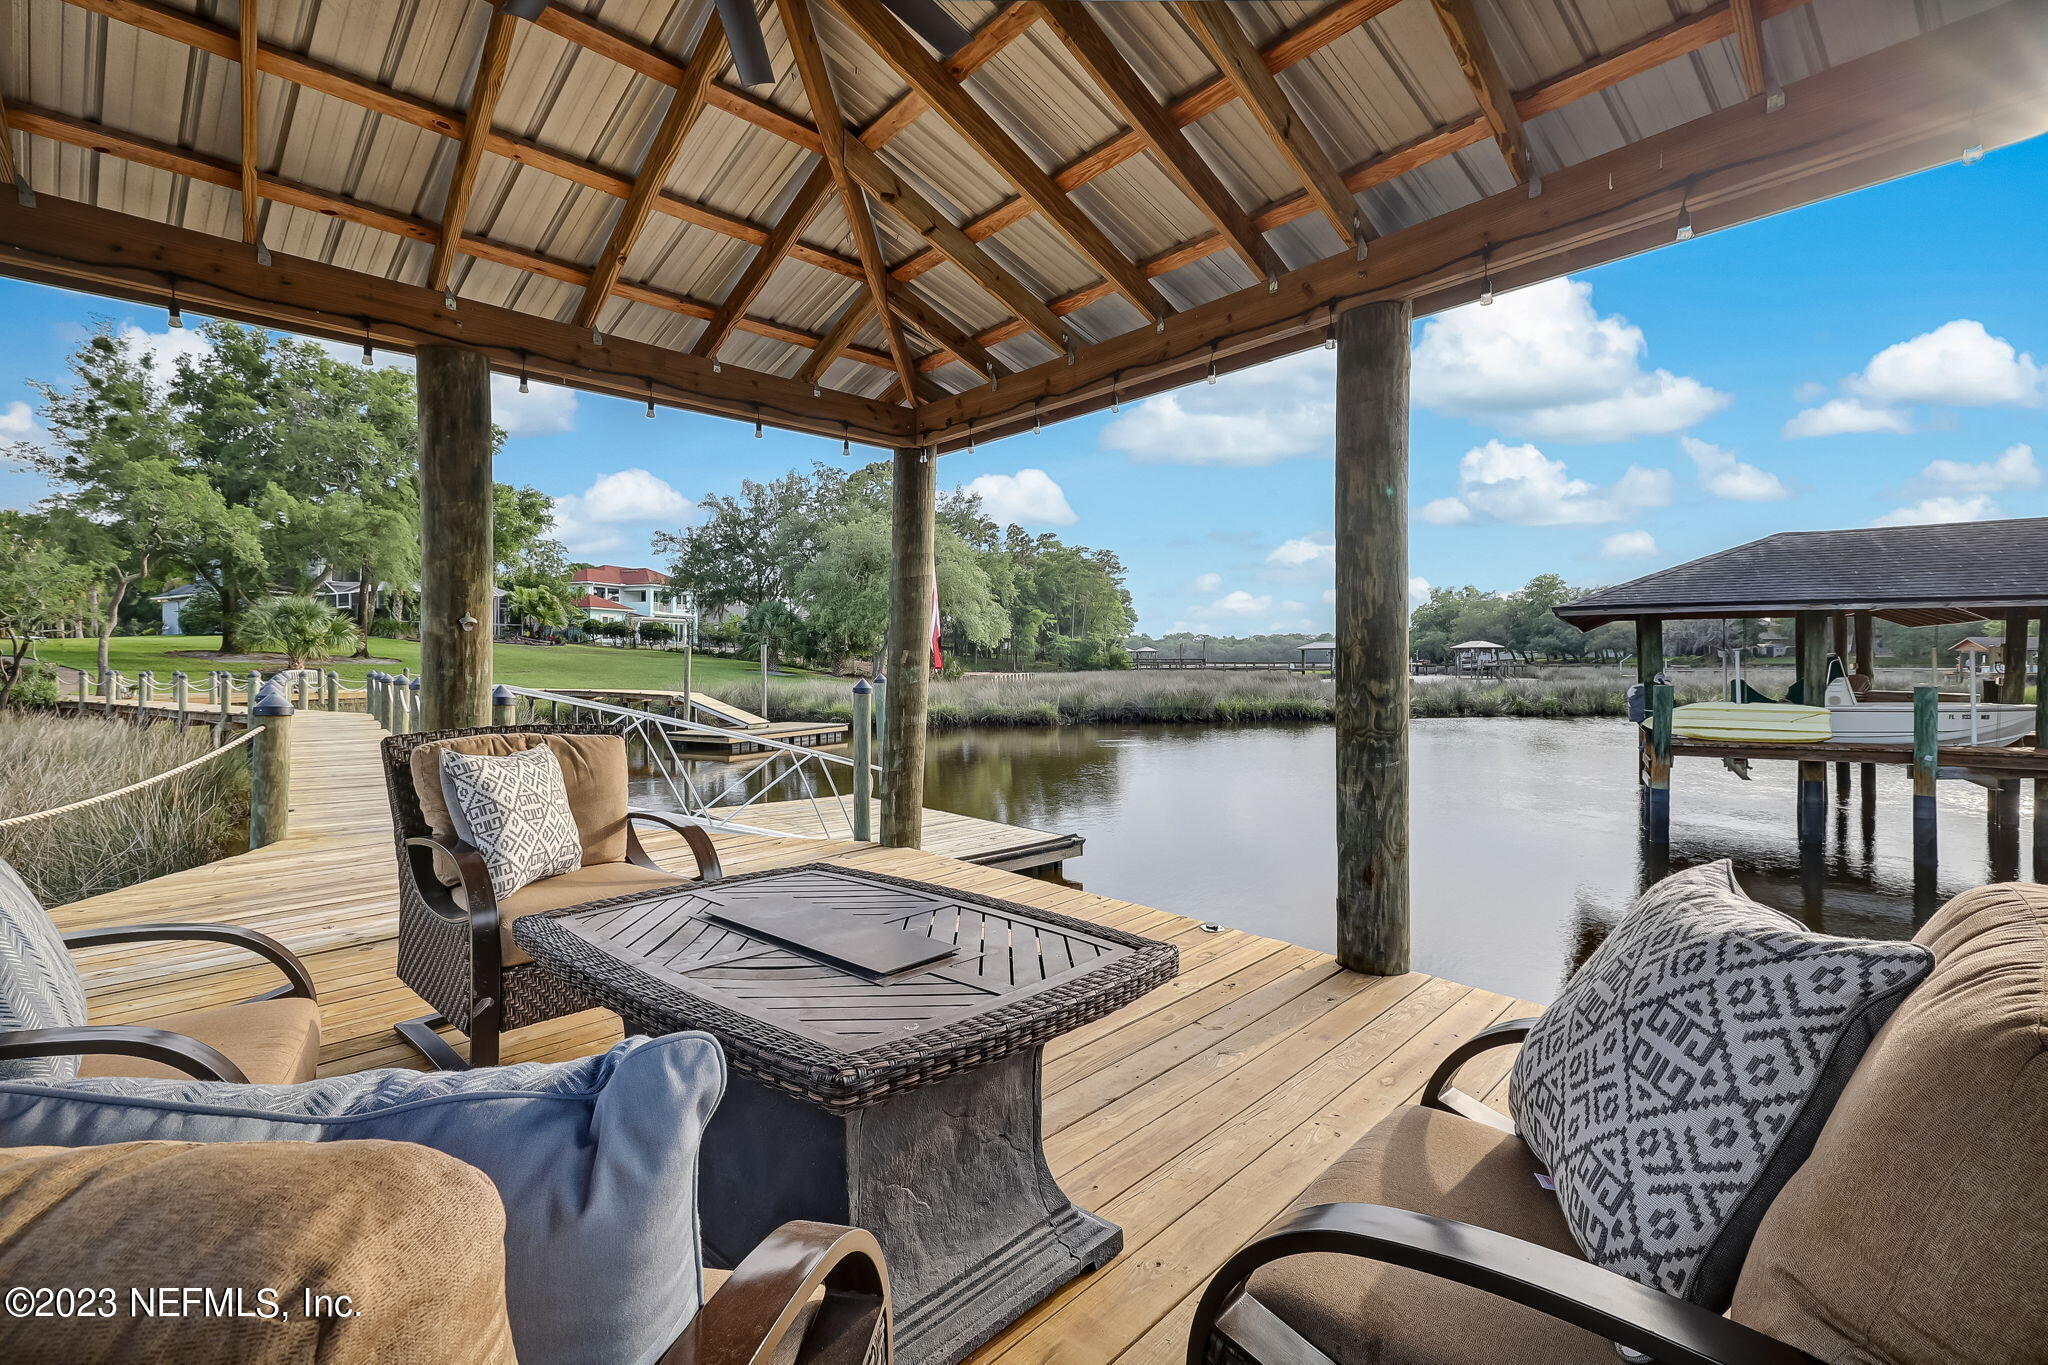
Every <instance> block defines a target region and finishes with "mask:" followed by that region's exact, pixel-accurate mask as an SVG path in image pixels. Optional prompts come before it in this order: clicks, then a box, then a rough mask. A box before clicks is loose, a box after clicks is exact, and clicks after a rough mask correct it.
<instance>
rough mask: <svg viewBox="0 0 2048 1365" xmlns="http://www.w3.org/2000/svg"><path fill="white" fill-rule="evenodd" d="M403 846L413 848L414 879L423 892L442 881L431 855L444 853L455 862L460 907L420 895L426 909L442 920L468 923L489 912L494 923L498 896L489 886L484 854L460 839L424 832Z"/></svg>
mask: <svg viewBox="0 0 2048 1365" xmlns="http://www.w3.org/2000/svg"><path fill="white" fill-rule="evenodd" d="M405 846H406V848H408V849H410V850H412V856H413V880H414V881H416V882H418V883H419V885H420V889H421V890H422V891H423V892H424V891H425V890H427V889H428V888H430V887H438V886H440V884H441V879H440V878H439V877H438V876H437V875H436V874H435V872H434V866H433V861H434V854H435V853H437V852H438V853H442V854H445V855H446V856H447V858H448V860H449V861H450V862H452V863H454V864H455V872H456V875H457V876H459V877H460V878H461V879H462V899H463V905H462V906H459V907H457V908H455V909H453V910H443V909H441V908H440V907H439V906H437V905H435V904H434V903H433V900H432V899H431V898H430V897H428V896H426V895H422V896H421V897H420V900H421V901H422V902H424V903H425V904H426V907H427V908H428V909H429V910H432V911H433V912H434V913H435V914H437V915H439V916H441V918H443V919H449V920H459V921H463V922H467V923H474V922H475V920H476V917H477V916H478V915H479V914H481V913H483V912H485V911H488V912H489V914H490V918H491V920H492V921H493V925H494V926H495V922H496V920H497V918H498V897H497V893H496V892H494V891H493V890H492V889H491V869H490V868H489V867H488V866H487V865H486V864H485V863H484V855H483V854H481V853H479V852H478V851H477V850H476V849H475V848H474V847H472V846H471V845H469V844H465V843H464V842H462V840H460V839H436V838H434V837H432V836H431V835H424V834H416V835H412V836H410V837H408V838H407V839H406V841H405ZM494 931H495V930H494Z"/></svg>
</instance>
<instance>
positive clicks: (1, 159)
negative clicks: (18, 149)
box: [0, 95, 26, 192]
mask: <svg viewBox="0 0 2048 1365" xmlns="http://www.w3.org/2000/svg"><path fill="white" fill-rule="evenodd" d="M14 117H15V116H14V112H13V111H12V110H10V109H9V108H8V107H7V97H6V96H5V95H0V180H4V181H6V182H7V183H8V184H10V185H13V186H15V187H16V190H17V191H18V192H21V190H22V186H24V185H25V184H26V182H25V181H23V180H22V178H21V167H20V166H18V165H16V164H15V160H14V135H13V132H12V131H11V130H12V128H13V126H14Z"/></svg>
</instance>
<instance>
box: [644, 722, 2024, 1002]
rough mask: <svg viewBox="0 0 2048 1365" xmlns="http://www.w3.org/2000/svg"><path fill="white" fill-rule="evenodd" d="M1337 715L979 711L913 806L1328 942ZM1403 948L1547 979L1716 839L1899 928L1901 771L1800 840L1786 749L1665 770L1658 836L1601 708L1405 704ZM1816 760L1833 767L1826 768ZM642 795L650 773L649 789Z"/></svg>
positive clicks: (1088, 871) (1114, 876)
mask: <svg viewBox="0 0 2048 1365" xmlns="http://www.w3.org/2000/svg"><path fill="white" fill-rule="evenodd" d="M1333 742H1334V735H1333V732H1332V731H1331V729H1330V728H1329V727H1327V726H1298V727H1297V726H1261V727H1255V728H1254V727H1247V728H1243V729H1223V728H1206V727H1180V726H1144V727H1111V726H1099V727H1071V728H1066V729H1056V730H1055V729H1028V730H1027V729H1020V730H979V731H972V732H965V733H958V734H950V735H942V736H935V737H934V740H933V743H932V746H931V755H930V759H931V767H930V770H929V773H928V776H927V783H928V789H927V803H928V804H929V805H931V806H934V807H936V808H939V809H944V810H954V811H959V812H962V813H964V814H968V815H977V816H982V817H984V818H987V819H991V820H1001V821H1003V822H1005V823H1009V824H1019V825H1029V826H1033V827H1036V828H1040V829H1047V830H1055V831H1060V832H1073V833H1078V834H1080V835H1082V836H1084V837H1085V838H1086V839H1087V841H1088V845H1087V853H1086V855H1085V856H1084V857H1082V858H1081V859H1079V860H1078V861H1076V862H1074V863H1070V864H1069V865H1068V868H1067V871H1068V873H1069V874H1070V875H1071V876H1072V877H1073V879H1074V880H1075V881H1076V883H1077V884H1080V885H1084V886H1086V887H1087V888H1088V889H1089V890H1091V891H1095V892H1099V893H1101V894H1103V895H1106V896H1114V897H1117V898H1120V899H1127V900H1134V901H1139V902H1141V903H1144V904H1148V905H1156V906H1158V907H1160V908H1161V909H1165V910H1172V911H1175V912H1177V913H1179V914H1183V915H1188V916H1190V917H1192V918H1195V919H1202V920H1215V921H1218V922H1220V923H1224V924H1230V925H1234V926H1237V927H1239V928H1243V929H1249V930H1254V931H1257V932H1259V933H1265V934H1271V935H1274V936H1276V937H1279V938H1284V939H1288V940H1290V941H1292V942H1295V943H1301V944H1305V945H1307V946H1309V947H1313V948H1321V949H1325V950H1327V949H1329V948H1330V947H1331V946H1332V943H1333V940H1334V928H1333V924H1332V919H1331V916H1332V909H1331V907H1332V904H1333V899H1334V896H1335V886H1336V846H1335V836H1334V816H1333V814H1332V802H1333V801H1334V799H1335V797H1334V777H1333V772H1334V769H1333V755H1332V745H1333ZM1412 748H1413V761H1414V766H1415V791H1414V794H1413V803H1412V809H1413V823H1412V827H1411V832H1410V843H1411V849H1412V857H1413V865H1414V879H1415V923H1414V945H1415V962H1416V966H1417V967H1418V968H1420V969H1422V970H1425V971H1431V972H1436V973H1439V974H1441V975H1444V976H1448V977H1451V978H1453V979H1456V980H1459V981H1464V982H1468V983H1470V984H1472V985H1477V986H1485V987H1488V988H1490V989H1493V990H1498V991H1504V992H1508V993H1511V994H1515V995H1520V996H1525V997H1528V998H1530V999H1534V1000H1545V999H1548V998H1549V997H1550V996H1551V995H1552V994H1554V993H1555V991H1556V989H1557V986H1558V984H1559V983H1560V982H1561V981H1562V980H1563V978H1564V977H1565V975H1566V974H1567V973H1568V972H1569V971H1570V970H1571V968H1572V967H1573V966H1575V965H1576V964H1577V963H1579V962H1581V961H1583V960H1584V959H1585V957H1586V955H1587V954H1588V953H1590V952H1591V951H1592V950H1593V948H1594V947H1595V946H1596V945H1597V944H1598V943H1599V941H1600V940H1601V938H1602V937H1604V936H1605V934H1606V933H1607V931H1608V929H1609V928H1611V927H1612V926H1613V924H1614V923H1615V921H1616V920H1617V919H1619V917H1620V916H1621V915H1622V914H1623V913H1624V912H1625V911H1626V910H1627V908H1628V906H1629V904H1630V902H1631V901H1632V900H1633V898H1634V897H1635V895H1636V893H1637V891H1638V889H1639V888H1640V887H1641V886H1642V885H1644V884H1645V883H1646V882H1647V881H1650V880H1654V879H1655V878H1656V877H1657V876H1660V875H1662V873H1663V872H1664V871H1665V870H1666V869H1674V870H1675V869H1678V868H1683V867H1689V866H1693V865H1695V864H1697V863H1701V862H1706V861H1711V860H1712V859H1715V858H1732V859H1734V861H1735V863H1736V867H1737V870H1738V872H1739V874H1740V876H1741V878H1742V882H1743V885H1744V886H1745V887H1746V888H1748V890H1749V891H1750V893H1751V894H1752V895H1754V896H1756V897H1757V899H1759V900H1762V901H1765V902H1766V903H1768V904H1771V905H1774V906H1777V907H1778V908H1779V909H1782V910H1785V911H1787V912H1788V913H1790V914H1792V915H1795V916H1797V917H1799V918H1800V919H1802V920H1804V921H1805V922H1807V923H1809V924H1812V925H1814V926H1815V927H1817V928H1821V929H1825V930H1827V931H1829V932H1832V933H1840V934H1854V935H1861V936H1867V937H1873V938H1902V937H1905V936H1907V935H1910V934H1911V933H1912V931H1913V926H1914V917H1915V916H1914V896H1913V869H1912V799H1911V798H1912V783H1911V779H1910V776H1909V775H1908V773H1907V770H1905V769H1903V768H1897V767H1890V766H1886V767H1882V768H1876V769H1874V770H1872V771H1871V773H1870V776H1871V781H1870V782H1869V784H1868V785H1865V782H1864V781H1863V778H1864V773H1863V771H1862V770H1857V769H1852V770H1851V779H1852V780H1851V782H1850V783H1849V785H1848V789H1846V790H1837V791H1834V792H1831V794H1830V801H1829V808H1828V815H1827V818H1826V820H1825V830H1826V838H1825V840H1824V842H1823V843H1821V844H1819V845H1815V846H1813V847H1812V848H1811V849H1810V850H1808V851H1806V852H1805V853H1804V854H1802V849H1801V846H1800V844H1799V841H1798V838H1797V834H1796V830H1795V816H1796V811H1797V783H1796V780H1795V770H1796V765H1794V764H1790V763H1759V764H1756V765H1754V767H1753V770H1752V779H1753V780H1751V781H1748V782H1743V781H1739V780H1737V779H1736V778H1735V777H1734V776H1732V775H1731V774H1729V773H1727V772H1725V771H1723V769H1722V768H1721V767H1720V765H1718V764H1716V763H1714V762H1712V761H1710V760H1704V759H1688V760H1685V761H1683V762H1681V763H1680V764H1679V765H1678V766H1677V769H1676V772H1675V776H1674V778H1673V782H1672V793H1671V806H1672V816H1671V837H1672V843H1671V847H1670V848H1669V850H1668V852H1667V851H1664V850H1658V849H1655V848H1652V847H1649V846H1646V845H1644V844H1643V843H1642V842H1641V840H1640V839H1639V833H1638V829H1639V827H1638V822H1637V818H1636V803H1637V789H1636V786H1635V781H1634V774H1635V762H1636V752H1635V746H1634V737H1633V735H1632V734H1631V733H1630V731H1629V728H1628V726H1627V725H1626V724H1623V723H1621V722H1617V721H1613V720H1519V719H1498V720H1493V719H1459V720H1421V721H1417V722H1416V723H1415V725H1414V728H1413V730H1412ZM1835 768H1836V765H1829V773H1828V775H1829V781H1830V786H1831V787H1834V786H1837V785H1838V783H1837V773H1836V771H1835ZM650 795H652V793H650ZM1985 796H1986V793H1985V792H1984V791H1982V790H1981V789H1980V788H1977V787H1973V786H1970V785H1969V784H1967V783H1960V782H1944V783H1942V784H1941V792H1940V798H1939V822H1940V840H1941V855H1942V865H1941V869H1940V876H1939V879H1938V884H1937V886H1936V888H1935V894H1936V895H1937V896H1938V897H1939V898H1940V899H1944V900H1945V899H1946V898H1947V897H1948V896H1951V895H1953V894H1955V893H1956V892H1958V891H1961V890H1963V889H1965V888H1966V887H1969V886H1972V885H1976V884H1978V883H1980V882H1983V881H1985V880H1988V879H1989V878H1990V876H1991V873H1992V871H1993V868H1994V865H1995V868H1996V870H1997V871H1999V872H2003V873H2005V874H2006V875H2007V876H2008V877H2010V876H2012V875H2015V874H2016V872H2017V870H2018V866H2019V859H2018V843H2019V841H2018V828H2019V825H2018V822H2017V821H2013V822H2009V824H2008V826H2007V827H2006V828H2005V829H2004V831H2003V832H2002V833H2001V834H2000V835H1999V838H1998V840H1997V849H1996V853H1995V855H1994V853H1993V851H1992V849H1991V848H1990V847H1989V846H1988V845H1987V824H1986V819H1985Z"/></svg>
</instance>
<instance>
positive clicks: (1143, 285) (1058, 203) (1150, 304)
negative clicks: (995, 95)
mask: <svg viewBox="0 0 2048 1365" xmlns="http://www.w3.org/2000/svg"><path fill="white" fill-rule="evenodd" d="M832 5H833V7H834V8H836V9H837V10H838V11H839V12H840V13H841V14H842V15H844V16H845V17H846V20H847V22H848V23H849V24H850V25H852V27H853V29H854V31H855V32H857V33H859V34H860V36H861V37H862V38H863V39H865V40H866V41H867V43H868V45H869V46H870V47H872V48H873V49H874V50H875V51H876V52H878V53H880V54H881V57H882V59H883V60H884V61H886V62H887V63H888V64H889V65H890V66H891V67H893V68H894V69H895V71H896V74H897V75H899V76H901V77H902V78H903V79H904V81H905V82H906V83H907V84H908V85H909V86H910V88H911V89H912V90H915V91H916V92H917V93H918V94H919V95H921V96H923V98H924V100H925V102H926V103H927V104H929V105H930V106H931V108H932V112H933V113H935V114H937V115H938V116H939V117H940V118H942V119H944V120H945V121H946V123H947V124H948V125H949V126H950V127H951V128H952V129H953V130H954V131H955V132H957V133H959V134H960V136H961V137H963V138H965V139H966V141H967V144H968V145H969V146H970V147H973V148H974V149H975V150H976V151H977V152H979V153H980V154H981V155H982V157H983V158H984V159H985V160H986V161H988V163H989V164H990V165H991V166H993V167H994V168H995V169H996V170H997V171H998V172H999V173H1000V174H1001V175H1002V176H1003V178H1004V179H1006V180H1008V181H1009V182H1010V183H1011V184H1012V185H1014V186H1016V187H1017V192H1018V193H1019V194H1021V195H1023V196H1024V198H1026V199H1027V200H1029V201H1030V202H1031V205H1032V207H1033V208H1035V209H1036V210H1037V211H1038V212H1039V213H1040V214H1041V215H1042V216H1044V217H1045V218H1046V219H1047V220H1048V221H1049V222H1051V223H1052V225H1053V226H1054V227H1055V228H1057V229H1058V230H1059V232H1060V234H1061V235H1062V236H1064V237H1065V238H1066V239H1067V241H1068V242H1070V243H1072V245H1073V247H1074V249H1075V250H1076V251H1078V252H1080V253H1081V258H1082V259H1083V260H1085V261H1088V262H1089V263H1090V264H1092V265H1093V266H1094V267H1095V269H1096V270H1097V271H1098V272H1100V273H1101V275H1102V277H1103V278H1104V279H1106V280H1110V281H1113V282H1114V283H1115V284H1116V287H1117V290H1118V292H1119V293H1121V294H1123V295H1124V296H1125V297H1126V298H1128V299H1129V300H1130V301H1131V302H1132V303H1133V304H1134V305H1136V307H1137V308H1138V311H1139V312H1141V313H1143V314H1144V315H1145V316H1146V317H1148V318H1155V319H1156V318H1163V317H1165V316H1167V315H1168V314H1169V313H1171V312H1172V311H1173V309H1172V307H1171V306H1170V305H1169V304H1168V303H1167V302H1166V300H1165V299H1164V298H1163V297H1162V296H1161V295H1160V293H1159V291H1158V289H1156V288H1155V287H1154V286H1153V284H1152V282H1151V281H1150V280H1148V279H1146V278H1145V274H1144V272H1143V271H1141V270H1139V269H1138V267H1137V265H1136V264H1135V263H1133V262H1132V260H1131V258H1130V257H1128V256H1126V255H1124V253H1123V252H1122V251H1120V250H1119V249H1118V248H1117V247H1116V245H1115V244H1114V243H1112V242H1111V241H1110V240H1109V237H1108V234H1106V233H1104V232H1103V230H1102V229H1101V228H1099V227H1097V226H1096V225H1095V221H1094V220H1093V219H1092V218H1090V217H1089V216H1088V215H1087V214H1085V213H1083V212H1082V211H1081V208H1080V206H1079V205H1078V204H1076V203H1074V201H1073V200H1071V199H1069V198H1068V197H1067V196H1066V193H1065V191H1063V190H1061V189H1060V188H1059V186H1058V185H1056V184H1054V183H1053V178H1052V176H1051V175H1050V174H1049V173H1047V171H1046V170H1045V168H1044V167H1043V166H1040V165H1039V164H1038V163H1037V162H1036V161H1034V160H1032V159H1031V157H1030V155H1029V154H1028V153H1027V152H1025V150H1024V149H1023V148H1022V147H1020V146H1018V145H1017V141H1016V139H1014V138H1012V137H1011V136H1010V135H1009V134H1008V133H1007V132H1005V131H1003V128H1002V126H1001V125H1000V124H998V123H997V122H996V121H995V119H994V118H993V117H991V116H990V114H989V112H988V111H987V110H986V109H983V108H982V107H981V105H980V104H978V103H976V101H975V99H974V97H973V96H972V95H970V94H968V92H967V90H966V88H965V87H964V86H962V85H961V84H960V82H959V81H958V80H956V79H955V78H954V77H953V76H951V75H950V74H948V73H947V71H946V69H945V68H944V67H943V66H941V65H940V64H939V62H938V60H937V59H936V58H935V57H933V56H932V55H931V54H930V53H929V52H926V51H925V49H924V47H923V45H922V44H921V43H920V42H919V41H918V39H917V38H916V37H915V36H914V35H913V34H912V33H911V32H910V30H909V29H907V28H905V27H904V26H903V25H902V23H900V22H899V21H898V20H897V19H896V17H895V16H894V15H893V14H891V13H890V12H889V11H888V10H887V9H886V8H884V7H883V5H882V4H881V0H832Z"/></svg>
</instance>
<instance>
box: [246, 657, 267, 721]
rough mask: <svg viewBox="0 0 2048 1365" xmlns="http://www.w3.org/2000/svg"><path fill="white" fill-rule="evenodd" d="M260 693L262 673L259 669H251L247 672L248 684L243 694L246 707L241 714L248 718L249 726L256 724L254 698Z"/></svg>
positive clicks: (261, 689)
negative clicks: (245, 699) (246, 700)
mask: <svg viewBox="0 0 2048 1365" xmlns="http://www.w3.org/2000/svg"><path fill="white" fill-rule="evenodd" d="M262 691H263V672H262V670H261V669H255V668H252V669H250V670H249V682H248V687H247V689H246V692H245V695H246V696H247V697H248V705H247V708H246V709H245V710H244V711H243V713H242V714H243V715H244V716H246V717H248V720H249V723H250V724H251V725H254V724H255V723H256V698H257V696H258V695H259V694H260V693H261V692H262Z"/></svg>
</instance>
